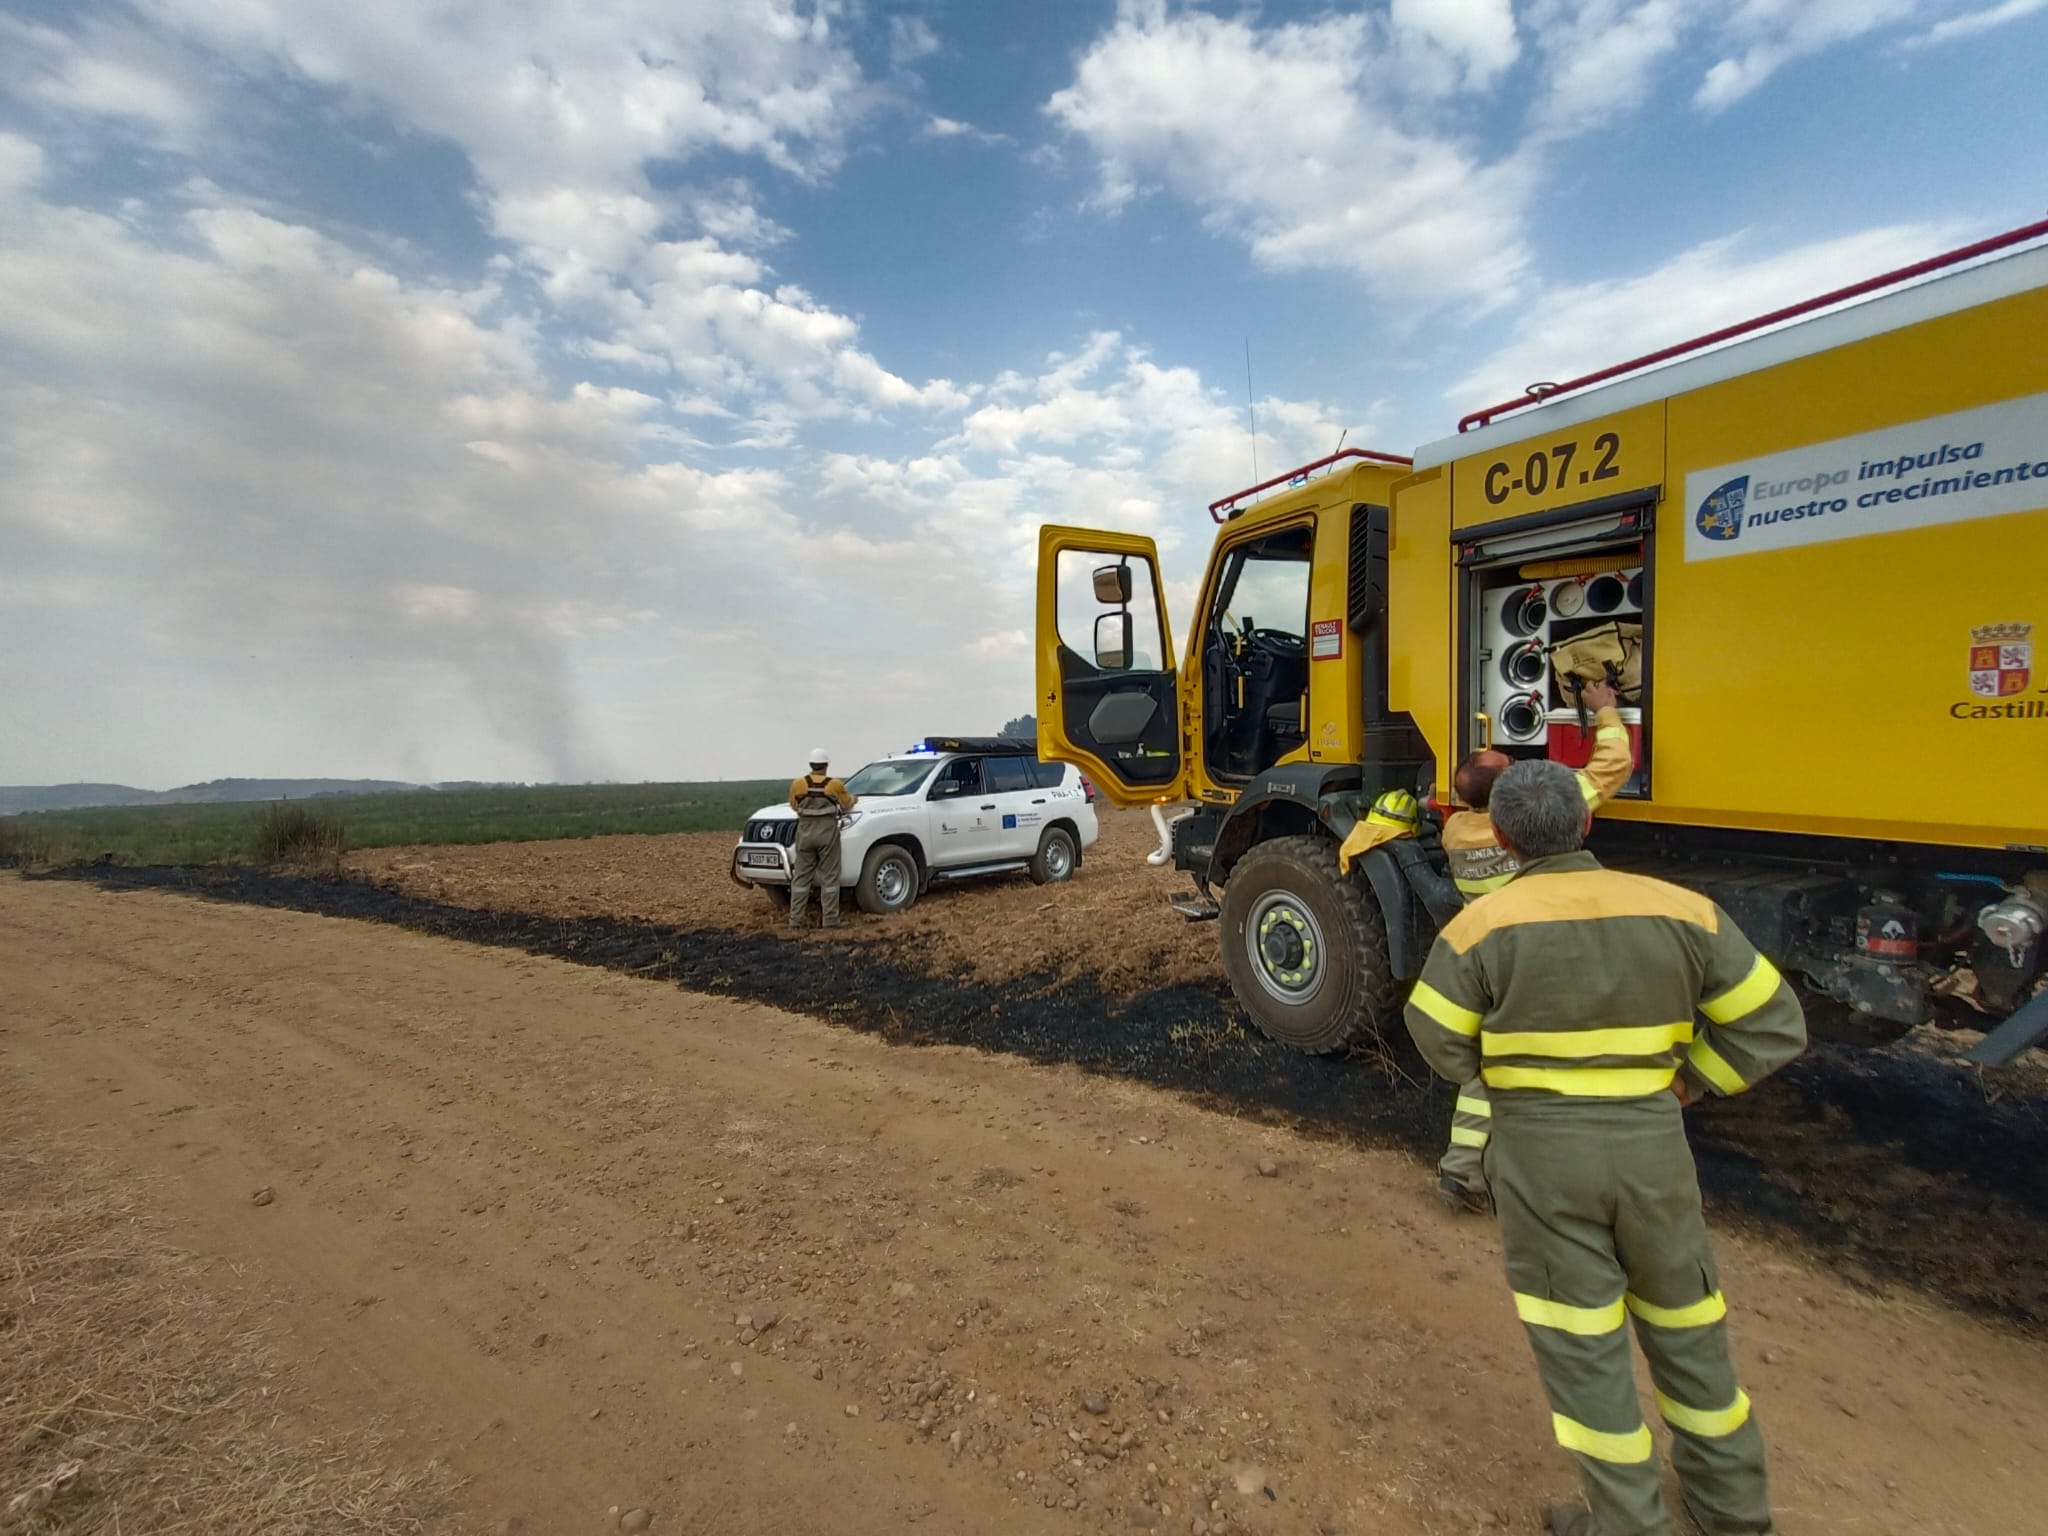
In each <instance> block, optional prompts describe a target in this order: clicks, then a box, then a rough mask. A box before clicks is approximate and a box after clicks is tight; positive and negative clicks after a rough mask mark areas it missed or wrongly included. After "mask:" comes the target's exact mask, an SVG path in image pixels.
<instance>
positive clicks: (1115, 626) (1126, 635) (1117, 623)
mask: <svg viewBox="0 0 2048 1536" xmlns="http://www.w3.org/2000/svg"><path fill="white" fill-rule="evenodd" d="M1130 664H1131V616H1130V614H1129V613H1105V614H1101V615H1099V616H1098V617H1097V618H1096V620H1095V665H1096V666H1098V667H1100V668H1101V669H1102V670H1103V671H1105V672H1121V671H1123V670H1124V669H1125V668H1127V667H1128V666H1130Z"/></svg>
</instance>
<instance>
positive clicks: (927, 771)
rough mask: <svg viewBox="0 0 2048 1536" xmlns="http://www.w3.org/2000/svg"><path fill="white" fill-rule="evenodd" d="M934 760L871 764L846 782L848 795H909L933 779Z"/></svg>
mask: <svg viewBox="0 0 2048 1536" xmlns="http://www.w3.org/2000/svg"><path fill="white" fill-rule="evenodd" d="M932 761H933V760H932V759H930V758H916V757H914V758H911V759H909V760H908V761H905V762H881V763H869V764H868V765H867V767H865V768H863V769H861V771H860V772H859V773H856V774H855V775H854V776H853V777H852V778H850V779H848V780H847V781H846V789H847V793H848V794H854V795H907V794H909V793H910V792H911V791H912V790H914V789H916V788H917V787H918V786H919V785H920V784H922V783H924V781H925V780H926V779H928V778H930V777H931V772H932Z"/></svg>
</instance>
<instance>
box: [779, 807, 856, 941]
mask: <svg viewBox="0 0 2048 1536" xmlns="http://www.w3.org/2000/svg"><path fill="white" fill-rule="evenodd" d="M789 803H790V805H791V806H792V807H793V808H794V809H795V811H796V857H795V858H794V859H793V860H791V868H790V872H789V925H790V927H792V928H801V927H803V925H804V909H805V908H806V907H808V906H809V905H810V902H811V887H812V886H813V885H816V886H817V888H818V911H819V913H820V915H821V916H822V917H823V918H824V920H825V925H826V926H827V927H830V926H832V925H833V924H835V923H837V922H838V921H839V873H840V871H839V818H840V817H841V816H842V815H844V814H845V813H846V812H847V811H848V810H850V809H852V806H853V797H852V796H851V795H849V794H847V792H846V786H845V785H844V784H841V783H840V782H839V781H838V780H837V779H834V778H829V777H821V776H819V775H816V774H807V775H805V776H804V777H803V778H801V779H798V780H797V781H796V782H795V783H794V784H792V785H790V787H789Z"/></svg>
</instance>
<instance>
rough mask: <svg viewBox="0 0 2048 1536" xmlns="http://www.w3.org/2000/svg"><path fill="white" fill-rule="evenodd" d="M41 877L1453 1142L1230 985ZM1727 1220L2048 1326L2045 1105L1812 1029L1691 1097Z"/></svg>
mask: <svg viewBox="0 0 2048 1536" xmlns="http://www.w3.org/2000/svg"><path fill="white" fill-rule="evenodd" d="M35 878H70V879H83V880H88V881H91V882H93V883H95V884H97V885H99V886H101V887H102V888H104V889H107V890H109V891H117V892H118V891H131V892H146V891H175V892H181V893H185V894H189V895H196V896H203V897H208V898H211V899H214V900H218V901H227V902H237V903H243V904H248V905H254V906H264V907H276V908H283V909H287V910H291V911H297V912H308V913H316V914H319V915H321V916H326V917H337V918H355V919H360V920H364V921H369V922H379V923H388V924H392V925H395V926H398V927H402V928H407V929H411V930H413V931H414V932H418V933H425V934H432V935H435V936H437V937H442V938H449V939H457V940H461V941H463V942H466V943H472V944H485V945H495V946H498V947H500V948H507V949H517V950H521V951H523V952H525V953H528V954H535V955H547V956H552V957H555V958H558V959H562V960H567V961H572V962H574V963H576V964H580V965H593V966H601V967H604V968H607V969H610V970H616V971H621V972H625V973H629V974H632V975H636V976H643V977H646V978H648V979H650V980H657V981H666V982H672V983H674V984H675V985H677V986H680V987H684V988H686V989H688V990H691V991H696V992H706V993H712V994H716V995H719V996H725V997H732V998H738V999H743V1000H746V1001H749V1002H757V1003H764V1004H769V1005H772V1006H775V1007H779V1008H785V1009H788V1010H790V1011H792V1012H797V1013H804V1014H809V1015H812V1016H814V1017H817V1018H821V1019H825V1020H828V1021H830V1022H832V1023H834V1024H838V1025H841V1026H844V1027H847V1028H852V1029H859V1030H864V1031H867V1032H870V1033H873V1034H877V1035H880V1036H881V1037H883V1038H885V1039H887V1040H889V1041H892V1042H895V1043H899V1044H904V1045H941V1044H942V1045H955V1046H967V1047H971V1048H976V1049H980V1050H988V1051H1002V1052H1006V1053H1009V1054H1012V1055H1016V1056H1021V1057H1023V1058H1025V1059H1027V1060H1029V1061H1033V1062H1040V1063H1072V1064H1074V1065H1076V1066H1079V1067H1081V1068H1083V1069H1084V1070H1087V1071H1093V1072H1103V1073H1110V1074H1115V1075H1118V1076H1122V1077H1128V1078H1133V1079H1136V1080H1138V1081H1141V1082H1146V1083H1150V1084H1153V1085H1155V1086H1157V1087H1160V1088H1165V1089H1168V1090H1170V1091H1173V1092H1176V1093H1180V1094H1183V1095H1187V1096H1190V1097H1193V1098H1195V1099H1198V1100H1200V1101H1202V1102H1204V1103H1206V1104H1208V1105H1210V1106H1211V1107H1214V1108H1217V1109H1221V1110H1224V1111H1226V1112H1228V1113H1232V1114H1236V1115H1240V1116H1250V1117H1254V1118H1258V1119H1261V1120H1266V1121H1270V1122H1275V1123H1282V1124H1287V1125H1290V1126H1293V1127H1295V1128H1297V1129H1299V1130H1301V1131H1304V1132H1306V1133H1309V1134H1314V1135H1321V1136H1328V1137H1332V1138H1338V1139H1342V1140H1346V1141H1351V1142H1356V1143H1359V1144H1362V1145H1370V1146H1378V1147H1395V1148H1400V1149H1403V1150H1406V1151H1408V1152H1410V1153H1412V1154H1414V1155H1415V1156H1416V1157H1417V1158H1418V1166H1417V1169H1416V1177H1417V1178H1418V1179H1433V1177H1434V1175H1433V1173H1432V1172H1431V1171H1430V1170H1429V1167H1428V1165H1429V1164H1433V1163H1434V1160H1435V1158H1436V1156H1437V1154H1438V1153H1439V1151H1440V1150H1441V1147H1442V1143H1443V1138H1444V1135H1445V1131H1446V1127H1447V1125H1448V1121H1449V1113H1450V1097H1451V1089H1450V1086H1449V1085H1448V1084H1444V1083H1439V1082H1430V1081H1426V1074H1425V1073H1424V1071H1423V1069H1422V1067H1421V1065H1420V1063H1419V1061H1418V1060H1417V1059H1415V1058H1414V1057H1413V1056H1412V1055H1411V1054H1407V1049H1408V1048H1407V1047H1406V1043H1405V1042H1402V1043H1401V1047H1400V1052H1399V1053H1398V1054H1391V1055H1387V1056H1385V1057H1377V1058H1366V1059H1353V1060H1325V1059H1317V1058H1311V1057H1304V1056H1301V1055H1298V1054H1296V1053H1294V1052H1291V1051H1287V1050H1283V1049H1281V1048H1280V1047H1278V1046H1275V1045H1273V1044H1271V1043H1270V1042H1268V1041H1266V1040H1265V1039H1264V1038H1262V1037H1260V1036H1259V1035H1257V1034H1256V1033H1254V1032H1253V1031H1252V1030H1251V1028H1250V1026H1249V1024H1248V1023H1245V1022H1244V1021H1243V1020H1242V1018H1241V1016H1240V1015H1239V1013H1238V1011H1237V1009H1236V1007H1235V1005H1234V1003H1233V1002H1232V1001H1231V999H1230V998H1229V996H1228V995H1227V994H1219V993H1217V992H1212V991H1209V990H1206V989H1202V988H1194V987H1176V988H1170V989H1166V990H1162V991H1157V992H1151V993H1147V994H1144V995H1143V996H1140V997H1138V998H1136V999H1134V1000H1133V1001H1131V1002H1129V1003H1126V1004H1122V1005H1117V1004H1113V1003H1112V1002H1110V1001H1109V1000H1107V999H1106V998H1105V997H1104V995H1103V994H1102V993H1101V992H1100V991H1098V990H1097V989H1096V988H1095V987H1094V986H1093V985H1090V984H1086V983H1072V982H1066V983H1062V982H1057V981H1055V980H1054V979H1052V978H1050V977H1044V978H1026V979H1024V980H1022V981H1019V982H1013V983H1008V984H1004V985H1000V986H996V985H990V984H988V983H985V982H981V981H977V980H976V979H974V978H973V977H971V976H967V975H959V974H943V973H939V972H937V971H935V970H934V969H933V968H932V966H931V965H930V964H929V963H928V957H926V956H924V955H922V954H921V953H920V949H921V946H920V945H919V944H918V943H917V942H916V941H915V939H912V938H905V939H898V940H888V939H884V940H877V941H867V942H863V943H859V944H841V943H834V942H831V941H830V940H829V939H825V938H821V937H818V936H812V937H807V938H799V939H791V938H785V937H782V936H779V935H777V936H771V935H765V934H738V933H730V932H726V931H724V930H720V929H684V928H674V927H660V926H656V925H652V924H648V923H641V922H633V921H624V920H618V919H611V918H579V919H573V920H564V919H557V918H547V917H536V916H529V915H524V914H518V913H506V912H491V911H480V910H476V909H472V908H467V907H459V906H453V905H449V904H446V903H442V902H436V901H430V900H426V899H423V898H420V897H416V896H410V895H405V894H402V893H399V892H396V891H392V890H388V889H386V888H384V887H382V886H379V885H375V884H372V883H370V882H368V881H363V880H355V879H346V878H341V879H315V878H307V877H303V876H297V875H288V874H279V873H272V872H268V871H261V870H254V869H244V868H234V867H223V866H204V867H168V866H148V867H128V866H97V867H83V868H72V869H67V870H63V871H59V872H56V873H55V874H52V875H48V876H37V877H35ZM1688 1120H1689V1123H1690V1125H1691V1129H1692V1133H1693V1143H1694V1148H1695V1152H1696V1155H1697V1157H1698V1161H1699V1166H1700V1180H1701V1185H1702V1187H1703V1189H1704V1190H1705V1192H1706V1196H1707V1200H1708V1203H1709V1206H1710V1209H1711V1211H1712V1214H1713V1216H1714V1218H1715V1219H1716V1220H1718V1221H1722V1222H1730V1221H1734V1222H1741V1223H1744V1224H1748V1225H1751V1226H1753V1227H1755V1228H1757V1229H1759V1230H1761V1231H1763V1232H1766V1233H1768V1234H1771V1235H1773V1236H1776V1237H1777V1238H1779V1239H1781V1240H1787V1241H1793V1242H1798V1243H1801V1244H1804V1245H1806V1246H1808V1247H1811V1248H1813V1249H1816V1250H1818V1251H1820V1252H1822V1253H1824V1254H1826V1255H1828V1256H1829V1257H1830V1259H1831V1261H1832V1263H1833V1267H1834V1268H1835V1269H1836V1270H1837V1272H1838V1273H1839V1274H1841V1275H1843V1276H1844V1277H1846V1278H1847V1279H1849V1280H1850V1281H1852V1282H1854V1283H1857V1284H1860V1285H1863V1286H1866V1287H1871V1288H1876V1287H1879V1286H1882V1285H1884V1284H1887V1283H1890V1284H1904V1285H1910V1286H1912V1287H1914V1288H1915V1289H1918V1290H1920V1291H1923V1292H1925V1293H1927V1294H1929V1295H1931V1296H1933V1297H1936V1298H1938V1299H1940V1300H1942V1301H1944V1302H1946V1303H1947V1304H1949V1305H1952V1306H1956V1307H1959V1308H1962V1309H1964V1310H1968V1311H1972V1312H1976V1313H1979V1314H1983V1315H1987V1316H1992V1317H1998V1318H2002V1319H2005V1320H2009V1321H2012V1322H2016V1323H2019V1324H2022V1325H2023V1326H2026V1327H2028V1328H2029V1329H2041V1328H2048V1241H2044V1238H2048V1231H2044V1228H2048V1103H2044V1102H2043V1101H2042V1100H2040V1099H2033V1098H2011V1097H2006V1098H1999V1097H1996V1096H1995V1095H1993V1094H1992V1093H1991V1092H1990V1091H1989V1090H1988V1089H1987V1087H1986V1084H1985V1081H1984V1080H1983V1079H1982V1078H1980V1077H1979V1075H1978V1074H1977V1073H1976V1072H1975V1071H1974V1070H1972V1069H1969V1068H1966V1067H1962V1066H1958V1065H1955V1064H1952V1063H1948V1062H1943V1061H1937V1060H1934V1059H1931V1058H1929V1057H1927V1056H1924V1055H1920V1054H1916V1053H1911V1052H1908V1051H1904V1050H1889V1051H1868V1050H1863V1051H1859V1050H1854V1049H1850V1048H1846V1047H1839V1046H1830V1045H1825V1044H1816V1045H1815V1046H1814V1047H1813V1048H1812V1049H1811V1050H1809V1051H1808V1053H1807V1054H1806V1055H1805V1056H1804V1057H1802V1058H1801V1059H1800V1060H1799V1061H1797V1062H1795V1063H1793V1064H1792V1065H1791V1066H1790V1067H1788V1068H1786V1069H1785V1070H1784V1071H1783V1072H1781V1073H1779V1074H1778V1075H1777V1076H1776V1077H1775V1078H1773V1079H1772V1080H1771V1081H1769V1082H1768V1083H1766V1084H1764V1085H1763V1086H1762V1087H1761V1088H1759V1089H1758V1090H1756V1091H1755V1092H1754V1093H1750V1094H1747V1095H1744V1096H1742V1097H1741V1098H1737V1099H1733V1100H1727V1101H1719V1102H1715V1103H1710V1104H1706V1105H1701V1106H1698V1107H1696V1108H1695V1109H1693V1110H1692V1111H1690V1112H1689V1114H1688Z"/></svg>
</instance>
